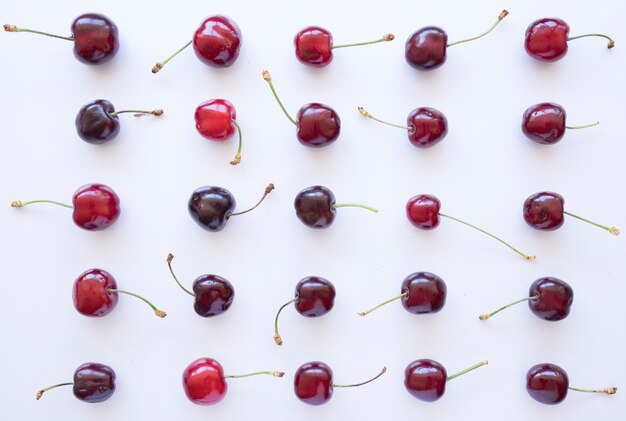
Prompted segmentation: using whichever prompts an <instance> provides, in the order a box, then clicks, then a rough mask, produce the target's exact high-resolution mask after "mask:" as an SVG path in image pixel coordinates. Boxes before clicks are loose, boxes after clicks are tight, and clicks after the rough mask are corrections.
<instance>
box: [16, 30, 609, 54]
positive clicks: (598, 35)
mask: <svg viewBox="0 0 626 421" xmlns="http://www.w3.org/2000/svg"><path fill="white" fill-rule="evenodd" d="M5 29H6V27H5ZM586 37H601V38H605V39H608V40H609V42H608V44H607V45H606V48H608V49H611V48H613V47H615V41H613V39H612V38H611V37H609V36H608V35H604V34H584V35H577V36H575V37H569V38H567V40H568V41H572V40H575V39H578V38H586Z"/></svg>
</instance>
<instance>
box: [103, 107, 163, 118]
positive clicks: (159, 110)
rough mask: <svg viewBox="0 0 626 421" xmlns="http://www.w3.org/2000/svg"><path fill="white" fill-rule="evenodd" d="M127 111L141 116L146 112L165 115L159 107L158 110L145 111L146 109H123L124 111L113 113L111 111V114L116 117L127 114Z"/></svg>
mask: <svg viewBox="0 0 626 421" xmlns="http://www.w3.org/2000/svg"><path fill="white" fill-rule="evenodd" d="M125 113H133V114H135V115H134V117H141V116H142V115H145V114H152V115H153V116H157V117H158V116H160V115H163V110H161V109H158V110H152V111H144V110H122V111H114V112H112V113H109V115H110V116H111V117H115V116H116V115H118V114H125Z"/></svg>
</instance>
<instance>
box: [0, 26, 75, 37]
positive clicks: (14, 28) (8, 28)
mask: <svg viewBox="0 0 626 421" xmlns="http://www.w3.org/2000/svg"><path fill="white" fill-rule="evenodd" d="M4 30H5V31H6V32H30V33H31V34H37V35H44V36H46V37H52V38H58V39H64V40H65V41H74V37H71V36H69V37H64V36H61V35H55V34H49V33H48V32H41V31H35V30H34V29H25V28H18V27H17V26H15V25H9V24H5V25H4Z"/></svg>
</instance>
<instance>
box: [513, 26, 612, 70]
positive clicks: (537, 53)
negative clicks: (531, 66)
mask: <svg viewBox="0 0 626 421" xmlns="http://www.w3.org/2000/svg"><path fill="white" fill-rule="evenodd" d="M584 37H602V38H606V39H607V40H608V45H607V48H613V47H614V46H615V42H613V40H612V39H611V38H609V37H608V36H606V35H602V34H586V35H578V36H575V37H570V36H569V25H568V24H567V23H565V22H564V21H563V20H561V19H556V18H543V19H537V20H536V21H534V22H533V23H531V24H530V25H529V26H528V28H527V29H526V39H525V41H524V48H525V49H526V52H527V53H528V54H529V55H530V56H531V57H532V58H535V59H537V60H540V61H548V62H552V61H558V60H560V59H562V58H563V57H565V54H567V42H568V41H571V40H574V39H578V38H584Z"/></svg>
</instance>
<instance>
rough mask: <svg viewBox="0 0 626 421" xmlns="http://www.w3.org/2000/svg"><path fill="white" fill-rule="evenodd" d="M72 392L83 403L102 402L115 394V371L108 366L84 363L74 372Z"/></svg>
mask: <svg viewBox="0 0 626 421" xmlns="http://www.w3.org/2000/svg"><path fill="white" fill-rule="evenodd" d="M73 392H74V396H76V398H78V399H80V400H81V401H83V402H89V403H97V402H104V401H106V400H107V399H109V398H110V397H111V396H113V392H115V371H113V369H112V368H111V367H109V366H108V365H104V364H100V363H85V364H83V365H81V366H80V367H78V368H77V369H76V371H75V372H74V385H73Z"/></svg>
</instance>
